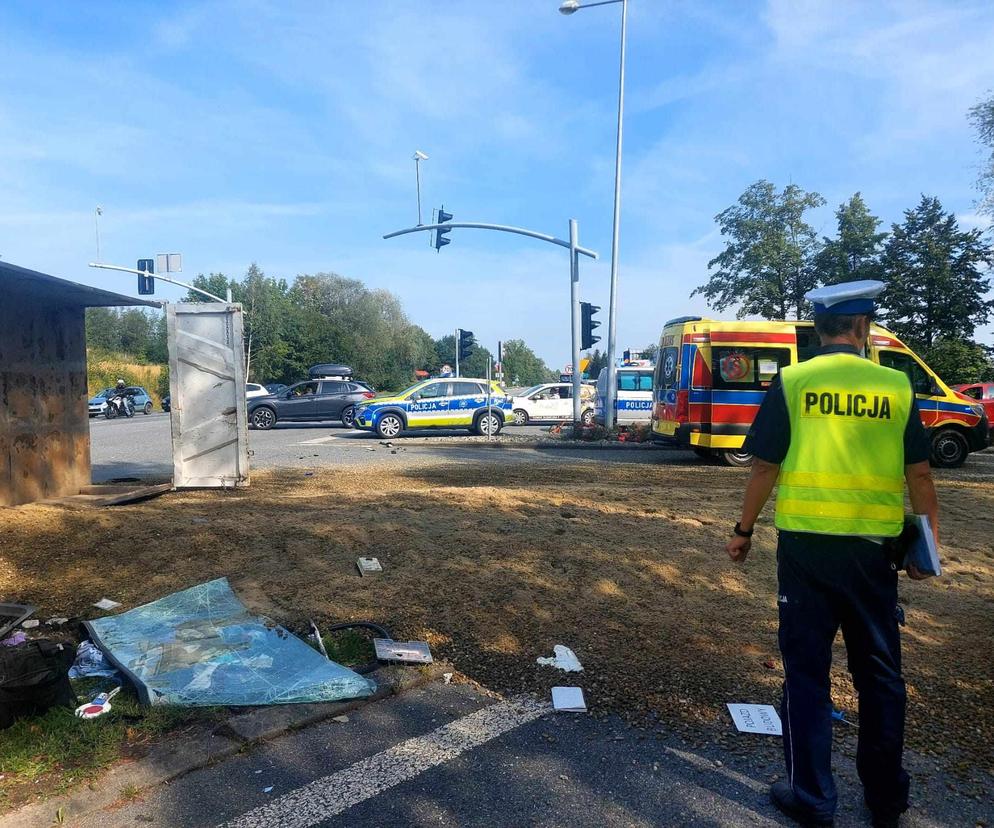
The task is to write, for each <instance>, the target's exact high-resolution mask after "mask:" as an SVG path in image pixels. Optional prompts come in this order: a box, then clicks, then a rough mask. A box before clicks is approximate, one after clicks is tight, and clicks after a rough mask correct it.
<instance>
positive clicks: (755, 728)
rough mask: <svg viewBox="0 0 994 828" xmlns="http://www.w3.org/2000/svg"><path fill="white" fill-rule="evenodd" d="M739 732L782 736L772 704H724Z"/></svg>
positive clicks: (778, 717) (780, 725) (778, 720)
mask: <svg viewBox="0 0 994 828" xmlns="http://www.w3.org/2000/svg"><path fill="white" fill-rule="evenodd" d="M725 706H726V707H727V708H728V712H729V714H731V717H732V721H733V722H735V727H736V728H738V730H739V732H740V733H760V734H763V735H765V736H782V735H783V725H782V724H781V723H780V716H779V715H778V714H777V711H776V708H775V707H774V706H773V705H772V704H726V705H725Z"/></svg>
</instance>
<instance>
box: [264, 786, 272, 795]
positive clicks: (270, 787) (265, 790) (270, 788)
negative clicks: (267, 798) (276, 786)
mask: <svg viewBox="0 0 994 828" xmlns="http://www.w3.org/2000/svg"><path fill="white" fill-rule="evenodd" d="M272 789H273V786H272V785H270V786H269V787H268V788H263V789H262V792H263V793H269V792H270V791H271V790H272Z"/></svg>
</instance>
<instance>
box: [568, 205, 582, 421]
mask: <svg viewBox="0 0 994 828" xmlns="http://www.w3.org/2000/svg"><path fill="white" fill-rule="evenodd" d="M579 244H580V232H579V230H578V229H577V226H576V219H570V220H569V260H570V274H569V301H570V305H569V313H570V325H571V330H572V338H573V343H572V344H573V352H572V355H571V359H572V360H573V376H572V377H571V379H572V380H573V424H574V426H576V424H578V423H579V422H580V403H581V400H580V379H581V376H580V375H581V374H582V373H583V372H582V371H581V370H580V261H579V257H578V256H577V249H578V246H579Z"/></svg>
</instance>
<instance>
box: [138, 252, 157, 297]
mask: <svg viewBox="0 0 994 828" xmlns="http://www.w3.org/2000/svg"><path fill="white" fill-rule="evenodd" d="M135 269H136V270H141V271H142V273H140V274H139V276H138V295H139V296H151V295H152V294H153V293H155V279H154V278H153V277H152V274H153V273H155V260H154V259H139V260H138V267H137V268H135Z"/></svg>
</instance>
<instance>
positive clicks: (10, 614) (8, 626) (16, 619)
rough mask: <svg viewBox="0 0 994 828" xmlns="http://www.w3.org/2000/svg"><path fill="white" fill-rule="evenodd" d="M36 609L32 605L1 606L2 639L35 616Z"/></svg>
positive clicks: (0, 624)
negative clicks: (24, 621) (26, 619)
mask: <svg viewBox="0 0 994 828" xmlns="http://www.w3.org/2000/svg"><path fill="white" fill-rule="evenodd" d="M34 612H35V607H33V606H31V605H30V604H0V638H3V637H4V636H5V635H6V634H7V633H9V632H10V631H11V630H12V629H14V628H15V627H16V626H17V625H18V624H20V623H21V622H22V621H23V620H24V619H25V618H30V617H31V616H32V615H34Z"/></svg>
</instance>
